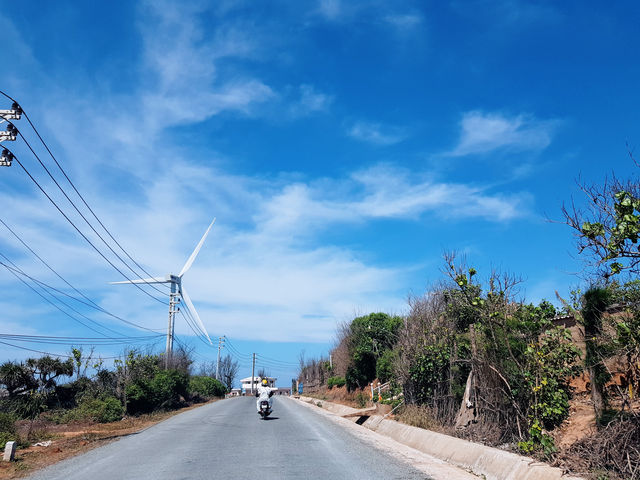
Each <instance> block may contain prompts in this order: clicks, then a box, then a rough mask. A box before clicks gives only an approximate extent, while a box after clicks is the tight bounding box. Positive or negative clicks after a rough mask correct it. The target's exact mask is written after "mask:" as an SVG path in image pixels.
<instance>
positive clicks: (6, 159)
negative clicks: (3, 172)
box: [0, 148, 14, 167]
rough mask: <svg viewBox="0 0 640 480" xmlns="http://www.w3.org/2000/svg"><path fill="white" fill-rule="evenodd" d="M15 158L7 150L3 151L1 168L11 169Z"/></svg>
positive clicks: (0, 161) (0, 158)
mask: <svg viewBox="0 0 640 480" xmlns="http://www.w3.org/2000/svg"><path fill="white" fill-rule="evenodd" d="M13 159H14V156H13V153H11V152H10V151H9V150H7V149H6V148H3V149H2V156H1V157H0V167H10V166H11V162H13Z"/></svg>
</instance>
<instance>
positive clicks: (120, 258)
mask: <svg viewBox="0 0 640 480" xmlns="http://www.w3.org/2000/svg"><path fill="white" fill-rule="evenodd" d="M17 131H18V135H20V138H22V141H23V142H24V143H25V144H26V145H27V147H28V148H29V150H31V153H32V154H33V156H34V157H35V158H36V160H38V163H39V164H40V166H41V167H42V168H43V169H44V171H45V172H47V175H48V176H49V178H51V180H52V181H53V183H54V184H55V185H56V187H58V190H60V192H61V193H62V195H64V197H65V198H66V199H67V201H68V202H69V203H70V204H71V206H72V207H73V208H74V210H75V211H76V212H77V213H78V215H80V217H81V218H82V219H83V220H84V221H85V223H86V224H87V225H88V226H89V228H90V229H91V230H92V231H93V233H95V234H96V235H97V237H98V238H99V239H100V240H101V241H102V243H104V245H105V246H106V247H107V248H108V249H109V250H110V251H111V253H113V254H114V255H115V256H116V258H118V260H120V261H121V262H122V264H123V265H124V266H125V267H127V268H128V269H129V270H130V271H131V272H132V273H133V274H134V275H135V276H138V277H143V275H140V273H138V272H136V271H135V270H134V269H133V268H131V266H130V265H129V264H128V263H127V262H126V261H125V260H124V259H123V258H122V257H121V256H120V255H118V253H117V252H116V251H115V250H114V249H113V248H112V247H111V245H109V243H108V242H107V241H106V240H105V239H104V237H103V236H102V235H100V233H98V231H97V230H96V229H95V228H94V226H93V225H92V224H91V222H89V220H87V217H85V216H84V214H83V213H82V212H81V211H80V209H79V208H78V207H77V206H76V204H75V203H73V200H71V198H69V195H67V192H65V191H64V189H63V188H62V187H61V186H60V184H59V183H58V181H57V180H56V179H55V177H54V176H53V175H52V173H51V172H50V171H49V169H48V168H47V166H46V165H45V164H44V163H43V162H42V160H41V159H40V157H39V156H38V154H37V153H36V152H35V150H34V149H33V148H32V147H31V144H30V143H29V141H28V140H27V139H26V138H25V136H24V135H22V132H21V131H20V130H17ZM83 236H84V235H83ZM85 238H86V237H85ZM120 273H121V274H122V272H120ZM123 276H124V277H125V278H126V279H127V280H129V281H131V280H130V279H129V278H128V277H127V276H126V275H123ZM141 280H143V282H144V283H145V284H146V285H148V286H149V287H151V288H153V289H154V290H156V291H157V292H159V293H161V294H163V295H164V294H165V292H163V291H162V290H160V289H159V288H157V287H156V286H155V285H154V284H152V283H149V282H147V281H144V279H142V278H141Z"/></svg>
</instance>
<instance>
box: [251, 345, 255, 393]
mask: <svg viewBox="0 0 640 480" xmlns="http://www.w3.org/2000/svg"><path fill="white" fill-rule="evenodd" d="M255 373H256V354H255V353H254V354H253V365H251V395H253V379H254V378H255V377H254V375H255Z"/></svg>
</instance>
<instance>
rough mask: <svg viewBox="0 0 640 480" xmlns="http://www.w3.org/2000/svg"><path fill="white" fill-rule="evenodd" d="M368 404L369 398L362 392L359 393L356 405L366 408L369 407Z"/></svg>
mask: <svg viewBox="0 0 640 480" xmlns="http://www.w3.org/2000/svg"><path fill="white" fill-rule="evenodd" d="M368 402H369V397H368V396H367V395H365V394H364V393H362V392H358V394H357V395H356V404H357V405H358V407H360V408H364V407H366V406H367V403H368Z"/></svg>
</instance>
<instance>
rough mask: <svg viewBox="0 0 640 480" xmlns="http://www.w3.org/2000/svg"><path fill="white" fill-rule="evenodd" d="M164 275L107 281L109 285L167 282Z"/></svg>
mask: <svg viewBox="0 0 640 480" xmlns="http://www.w3.org/2000/svg"><path fill="white" fill-rule="evenodd" d="M169 282H170V281H169V280H167V279H166V278H165V277H152V278H136V279H135V280H125V281H123V282H109V285H122V284H125V283H169Z"/></svg>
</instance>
